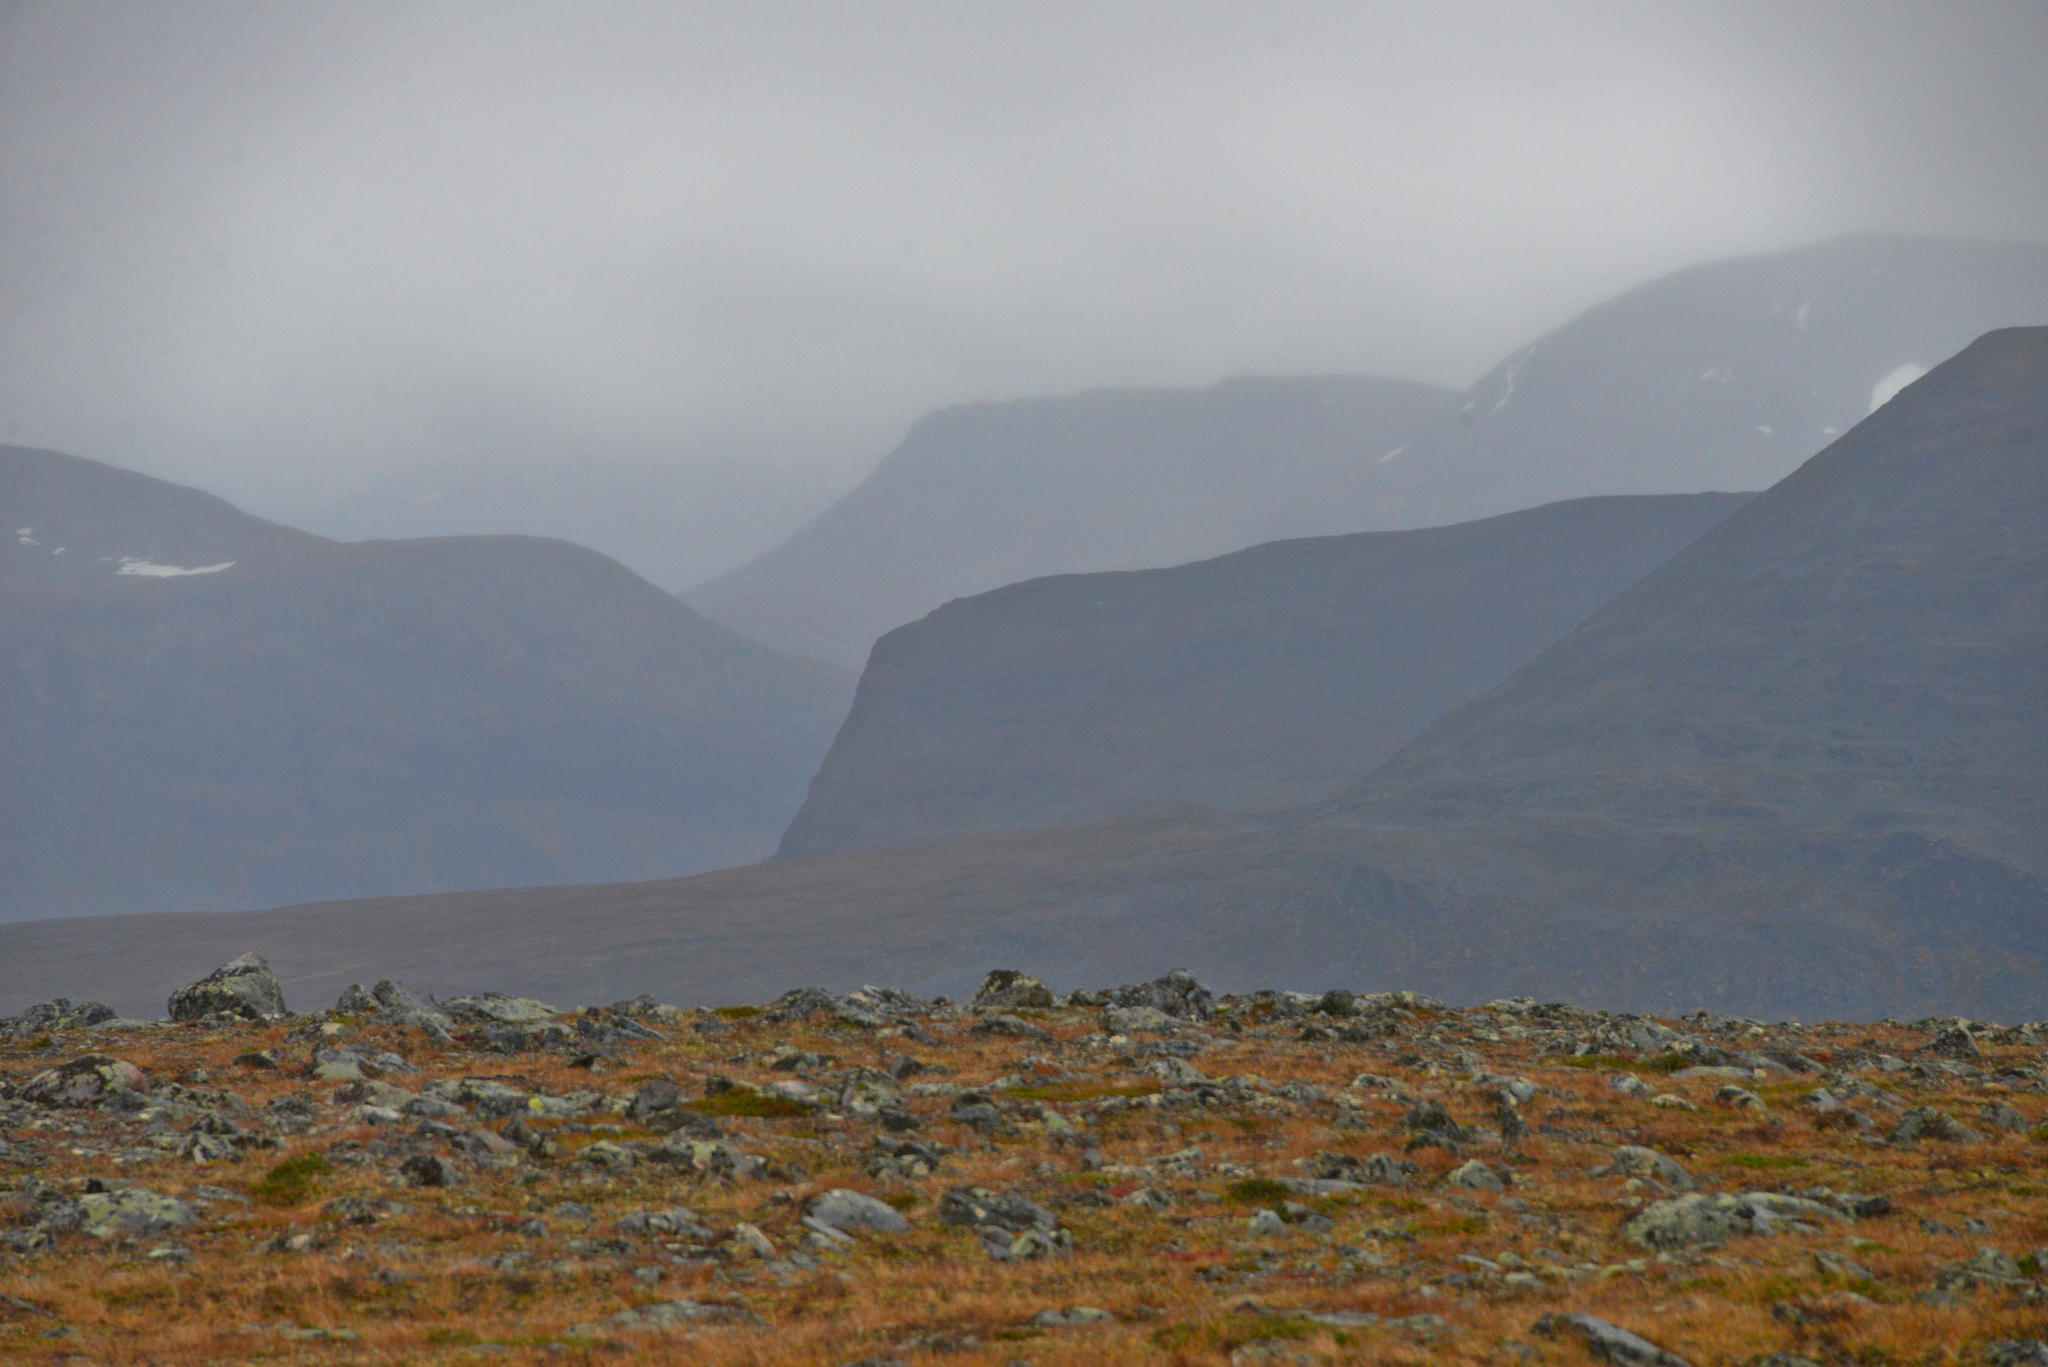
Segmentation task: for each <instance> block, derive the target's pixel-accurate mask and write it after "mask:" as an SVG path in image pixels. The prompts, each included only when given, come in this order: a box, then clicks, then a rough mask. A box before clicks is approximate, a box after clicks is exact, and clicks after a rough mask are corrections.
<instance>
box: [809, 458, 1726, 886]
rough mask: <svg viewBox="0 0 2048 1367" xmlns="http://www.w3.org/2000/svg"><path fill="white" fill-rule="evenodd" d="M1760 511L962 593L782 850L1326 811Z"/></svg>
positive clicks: (1711, 507) (1575, 526) (889, 646)
mask: <svg viewBox="0 0 2048 1367" xmlns="http://www.w3.org/2000/svg"><path fill="white" fill-rule="evenodd" d="M1747 497H1748V496H1747V495H1741V494H1698V495H1671V496H1665V497H1644V498H1608V499H1585V500H1580V501H1577V502H1571V503H1563V504H1554V505H1551V506H1549V507H1544V508H1537V509H1533V510H1531V511H1528V512H1522V513H1513V514H1509V515H1507V516H1503V517H1499V518H1493V519H1490V520H1487V521H1484V522H1476V523H1466V524H1462V525H1458V526H1453V527H1442V528H1432V529H1429V530H1424V531H1410V532H1363V533H1356V534H1354V535H1351V536H1341V537H1321V538H1307V539H1301V540H1291V541H1280V542H1273V543H1269V544H1267V545H1263V546H1257V547H1254V548H1252V549H1250V550H1245V551H1239V552H1237V553H1236V554H1234V555H1228V556H1224V557H1222V558H1220V559H1216V560H1208V561H1202V562H1199V563H1196V564H1192V565H1183V566H1179V567H1177V568H1174V569H1163V570H1139V571H1129V572H1123V573H1113V574H1093V575H1061V576H1055V577H1052V578H1047V579H1036V580H1031V581H1029V582H1027V583H1023V584H1016V585H1012V586H1010V587H1007V588H1002V589H997V590H995V591H993V592H991V593H986V594H981V595H978V596H976V597H972V598H964V599H958V600H956V601H954V602H951V603H948V604H946V605H945V606H944V607H942V608H940V609H938V610H937V611H935V612H933V613H932V614H930V615H929V616H927V617H925V618H923V619H921V620H919V621H917V622H915V623H912V624H911V625H909V626H904V627H898V628H897V629H896V630H895V631H892V632H890V633H889V634H888V635H887V636H884V637H883V638H882V639H881V641H879V642H878V643H877V644H876V646H875V649H874V653H873V655H872V656H871V657H870V659H869V661H868V667H867V670H866V672H865V673H864V674H863V675H862V677H861V683H860V688H859V691H858V692H857V693H856V695H855V698H854V704H853V710H852V712H851V713H850V714H849V716H848V717H847V720H846V724H845V725H844V726H843V727H842V728H841V729H840V732H839V735H838V737H837V738H836V739H835V740H834V742H833V745H832V750H831V753H830V754H829V755H828V756H827V757H826V759H825V763H824V766H823V767H822V768H821V769H820V770H819V773H818V775H817V777H816V778H815V779H813V780H812V783H811V791H810V796H809V797H808V798H807V799H806V800H805V803H804V806H803V809H802V810H801V811H800V812H799V813H798V814H797V817H796V820H795V821H794V822H792V823H791V825H790V828H789V831H788V833H787V834H786V835H785V836H784V837H783V840H782V845H781V848H780V851H779V853H780V855H781V856H782V857H785V858H795V857H804V856H809V855H816V854H826V853H830V852H833V851H835V850H845V849H865V848H873V847H875V846H881V845H892V844H908V843H914V842H918V841H926V840H934V839H938V838H940V837H943V836H947V835H954V834H961V833H966V832H971V831H990V830H1005V829H1010V828H1014V827H1019V826H1035V825H1047V824H1052V823H1057V822H1069V821H1078V820H1082V819H1085V818H1088V817H1098V816H1107V815H1110V814H1113V813H1117V812H1129V811H1137V810H1140V809H1142V808H1145V807H1153V806H1160V805H1164V804H1171V803H1180V802H1192V803H1202V804H1206V805H1209V806H1216V807H1233V808H1255V809H1258V808H1263V809H1272V808H1277V807H1284V806H1288V805H1298V804H1301V803H1305V802H1308V801H1311V800H1313V799H1316V798H1320V797H1323V796H1327V795H1329V794H1330V793H1333V792H1335V791H1336V790H1337V789H1338V788H1341V787H1344V786H1347V785H1348V784H1349V783H1351V782H1354V781H1355V780H1356V778H1357V776H1358V775H1359V774H1361V773H1364V772H1366V771H1368V770H1370V769H1372V768H1374V767H1376V766H1377V765H1378V764H1379V763H1380V762H1381V761H1383V760H1385V759H1386V758H1387V757H1388V756H1390V755H1392V754H1393V753H1394V752H1395V751H1396V750H1397V749H1399V748H1400V747H1401V746H1402V745H1403V744H1405V743H1406V742H1407V741H1409V740H1412V739H1413V738H1414V737H1415V735H1416V734H1417V733H1419V732H1420V731H1421V730H1422V729H1423V728H1424V727H1425V726H1427V725H1428V724H1429V723H1430V722H1432V721H1434V720H1436V719H1437V718H1438V717H1439V716H1441V715H1442V714H1443V713H1444V712H1446V711H1448V710H1449V709H1450V708H1452V707H1454V706H1456V705H1457V704H1458V703H1461V702H1465V701H1468V700H1469V699H1471V698H1474V697H1477V696H1478V695H1479V694H1481V693H1483V692H1485V691H1486V690H1487V689H1488V688H1490V687H1492V686H1493V685H1495V684H1497V683H1499V682H1500V681H1501V680H1502V679H1504V678H1506V677H1507V675H1508V674H1509V673H1510V672H1511V671H1512V670H1513V669H1514V668H1515V667H1516V666H1518V665H1520V664H1522V663H1524V662H1526V661H1527V660H1529V659H1531V658H1532V657H1534V656H1535V655H1536V654H1537V653H1538V652H1539V651H1541V650H1542V649H1543V648H1544V647H1546V646H1548V645H1550V644H1551V643H1552V642H1554V641H1556V640H1557V639H1558V638H1560V637H1562V636H1563V635H1564V634H1565V633H1567V632H1568V631H1570V630H1571V629H1572V628H1573V627H1575V626H1577V625H1578V624H1579V623H1580V622H1581V621H1582V620H1584V619H1585V617H1586V616H1587V615H1588V614H1589V613H1591V612H1592V611H1593V610H1594V609H1595V608H1596V607H1598V606H1600V605H1601V604H1602V603H1605V602H1606V601H1607V600H1608V599H1609V598H1612V597H1613V596H1614V595H1615V594H1617V593H1619V592H1620V591H1621V590H1622V589H1624V588H1626V587H1627V586H1628V585H1630V584H1632V583H1634V582H1635V581H1636V580H1637V579H1639V578H1641V577H1642V576H1643V574H1644V573H1646V572H1647V571H1648V570H1650V569H1651V568H1653V567H1654V566H1656V565H1657V564H1658V563H1660V562H1661V561H1663V560H1664V559H1666V558H1667V557H1669V556H1670V555H1671V554H1672V553H1673V552H1675V551H1677V550H1678V549H1679V548H1681V547H1682V546H1684V545H1686V544H1687V543H1688V542H1690V541H1692V540H1693V539H1694V538H1695V537H1697V536H1698V535H1699V534H1700V533H1701V532H1703V531H1705V530H1706V529H1708V528H1709V527H1712V526H1714V525H1715V524H1716V523H1718V522H1719V521H1720V520H1721V519H1722V518H1724V517H1726V516H1727V515H1728V514H1729V513H1730V512H1732V511H1734V510H1735V509H1736V508H1739V507H1740V506H1742V504H1743V503H1744V502H1745V501H1746V499H1747Z"/></svg>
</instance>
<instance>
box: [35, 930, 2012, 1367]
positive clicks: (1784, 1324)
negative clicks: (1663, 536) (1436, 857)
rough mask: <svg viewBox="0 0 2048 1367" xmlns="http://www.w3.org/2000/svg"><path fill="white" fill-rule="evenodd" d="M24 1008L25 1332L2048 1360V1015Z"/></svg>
mask: <svg viewBox="0 0 2048 1367" xmlns="http://www.w3.org/2000/svg"><path fill="white" fill-rule="evenodd" d="M170 1006H171V1016H172V1019H171V1020H170V1021H169V1022H154V1023H144V1022H134V1021H124V1020H120V1019H117V1018H114V1017H113V1013H112V1012H111V1011H109V1010H107V1009H106V1008H104V1007H99V1006H96V1005H93V1004H83V1005H74V1004H72V1003H68V1002H63V1001H57V1002H50V1003H46V1004H44V1005H42V1006H38V1007H36V1008H33V1009H32V1010H30V1011H28V1012H26V1013H24V1014H23V1015H21V1016H19V1017H16V1018H14V1019H13V1020H10V1021H6V1022H0V1361H7V1362H15V1361H20V1362H65V1361H70V1362H82V1361H89V1362H105V1363H114V1362H153V1363H213V1362H241V1361H266V1362H298V1361H306V1362H328V1361H332V1362H379V1363H384V1362H392V1363H415V1362H491V1363H516V1362H526V1361H547V1362H581V1361H610V1360H614V1359H616V1358H620V1357H632V1358H634V1359H644V1360H648V1361H654V1362H687V1363H759V1364H774V1363H821V1364H852V1363H859V1364H864V1365H865V1367H876V1365H877V1364H882V1363H890V1362H901V1363H941V1362H943V1363H947V1364H960V1367H968V1364H977V1363H988V1364H1009V1363H1018V1362H1028V1363H1034V1364H1041V1365H1042V1367H1051V1365H1052V1364H1059V1363H1070V1364H1081V1363H1090V1364H1093V1363H1122V1362H1135V1361H1147V1362H1150V1361H1168V1362H1187V1363H1198V1362H1200V1363H1207V1362H1225V1361H1227V1362H1231V1363H1334V1362H1411V1363H1425V1362H1426V1363H1536V1362H1545V1363H1560V1364H1569V1363H1586V1362H1591V1361H1595V1360H1605V1361H1609V1362H1615V1363H1622V1364H1645V1365H1658V1367H1675V1365H1676V1364H1679V1363H1693V1364H1699V1365H1700V1367H1705V1365H1706V1364H1768V1367H1799V1364H1801V1363H1817V1364H1838V1363H1840V1364H1846V1363H1855V1364H1860V1365H1867V1367H1876V1365H1878V1364H1905V1363H1950V1362H1956V1363H1991V1364H1997V1367H2015V1365H2017V1364H2038V1365H2040V1367H2048V1343H2044V1342H2043V1340H2048V1291H2044V1289H2043V1284H2042V1279H2043V1275H2044V1271H2043V1268H2044V1263H2048V1125H2044V1121H2048V1097H2044V1092H2048V1073H2044V1064H2048V1024H2042V1023H2038V1022H2037V1023H2034V1024H2029V1025H2020V1026H1991V1025H1984V1024H1980V1023H1973V1022H1964V1021H1953V1020H1930V1021H1919V1022H1914V1023H1911V1024H1902V1023H1898V1022H1890V1021H1887V1022H1883V1023H1881V1024H1878V1025H1859V1024H1842V1023H1828V1024H1808V1025H1802V1024H1796V1023H1787V1022H1780V1023H1775V1024H1764V1023H1759V1022H1756V1021H1748V1020H1736V1019H1729V1018H1725V1017H1710V1016H1704V1015H1701V1016H1692V1017H1687V1018H1683V1019H1679V1020H1669V1021H1664V1020H1652V1019H1648V1018H1643V1017H1632V1016H1621V1015H1611V1014H1607V1013H1600V1012H1589V1011H1583V1010H1579V1009H1576V1008H1574V1007H1570V1006H1560V1005H1538V1004H1537V1003H1534V1002H1532V1001H1527V1000H1521V999H1517V1000H1511V1001H1498V1002H1489V1003H1487V1004H1486V1005H1484V1006H1478V1007H1470V1008H1461V1009H1452V1008H1448V1007H1445V1006H1444V1005H1442V1004H1441V1003H1438V1002H1435V1001H1431V1000H1429V999H1427V998H1422V997H1417V996H1413V995H1411V994H1402V993H1394V994H1385V993H1380V994H1371V995H1352V994H1349V993H1343V992H1333V993H1329V994H1326V995H1324V996H1321V997H1313V996H1306V995H1301V994H1294V993H1285V992H1270V993H1259V994H1255V995H1251V996H1244V997H1214V998H1212V996H1211V995H1210V994H1209V993H1208V992H1207V991H1206V990H1204V989H1203V988H1202V986H1201V985H1200V984H1199V983H1197V982H1196V981H1195V980H1194V979H1192V978H1190V977H1188V976H1186V975H1170V976H1168V977H1167V978H1163V979H1160V980H1158V981H1157V982H1153V983H1146V984H1141V985H1137V986H1133V987H1126V988H1118V989H1111V990H1107V991H1103V992H1083V993H1076V994H1074V995H1072V996H1070V997H1056V996H1055V995H1054V994H1052V993H1051V992H1049V991H1048V990H1047V989H1046V988H1045V986H1044V985H1043V984H1042V983H1039V982H1038V981H1036V980H1035V979H1031V978H1028V977H1024V976H1022V975H1017V974H1010V973H996V974H991V975H990V978H989V981H988V983H987V984H986V985H985V986H984V988H983V989H982V992H981V993H980V994H979V995H978V996H977V997H976V999H975V1000H974V1001H973V1002H971V1003H967V1004H957V1003H949V1002H945V1001H920V1000H915V999H912V998H909V997H906V996H904V995H902V994H899V993H894V992H889V991H886V990H880V989H868V990H865V991H862V992H859V993H855V994H853V995H851V996H848V997H837V996H833V995H831V994H829V993H826V992H824V991H820V990H817V989H804V990H801V991H797V992H792V993H790V994H788V995H787V996H785V997H783V998H781V999H780V1000H778V1001H776V1002H774V1003H772V1004H770V1005H767V1006H763V1007H752V1006H729V1007H721V1008H717V1009H706V1008H692V1009H684V1008H679V1007H675V1006H670V1005H664V1004H660V1003H657V1002H654V1001H652V1000H648V999H640V1000H635V1001H629V1002H620V1003H617V1004H614V1005H611V1006H605V1007H587V1008H584V1009H582V1010H577V1011H558V1010H556V1009H554V1008H552V1007H549V1006H546V1005H544V1004H542V1003H538V1002H532V1001H526V1000H521V999H516V998H508V997H502V996H497V995H494V994H483V995H479V996H473V997H464V998H458V999H454V1000H447V1001H439V1002H433V1001H428V1000H425V999H422V998H419V997H417V996H415V995H414V994H412V993H410V992H408V991H406V990H405V989H404V988H402V987H399V986H396V985H394V984H390V983H379V984H377V985H376V986H375V987H374V988H371V989H367V990H365V989H351V990H350V991H349V992H348V993H346V994H344V996H343V998H342V1000H341V1001H340V1002H339V1003H337V1004H336V1006H335V1009H333V1010H330V1011H323V1012H319V1013H316V1014H312V1015H291V1014H287V1013H286V1009H285V1003H284V999H283V995H282V993H281V992H280V991H279V990H278V987H277V984H276V982H275V980H274V979H273V978H272V977H271V976H270V974H269V971H268V969H267V968H266V967H265V966H264V965H263V963H262V961H261V960H260V959H255V958H245V959H242V960H238V961H236V963H234V964H230V965H227V966H225V967H224V968H223V969H221V970H220V971H219V972H218V973H216V974H214V975H213V976H212V977H210V978H209V979H208V980H206V981H204V982H202V983H198V984H194V985H193V986H192V987H190V988H187V989H185V990H184V991H181V992H180V993H178V994H177V995H176V996H175V997H173V998H172V1001H171V1004H170Z"/></svg>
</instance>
